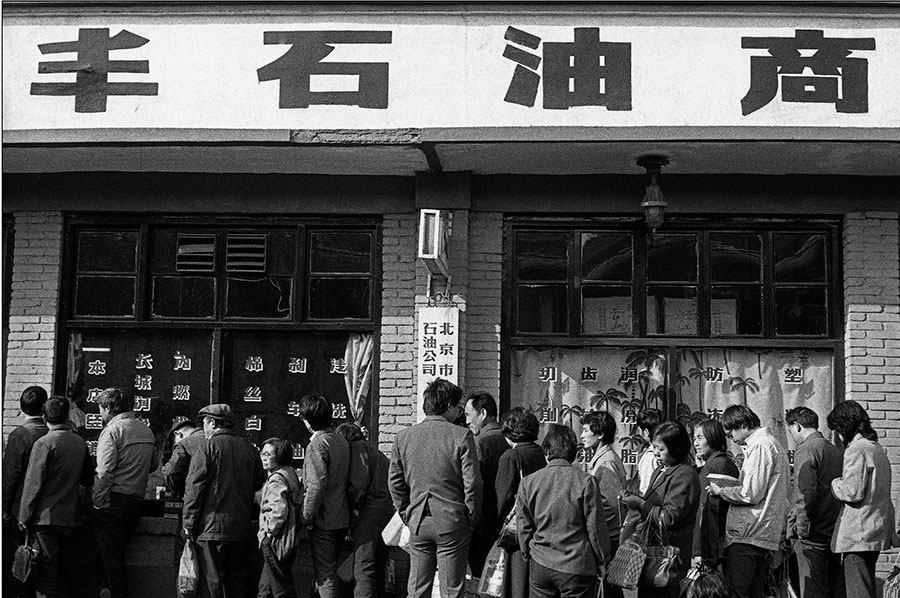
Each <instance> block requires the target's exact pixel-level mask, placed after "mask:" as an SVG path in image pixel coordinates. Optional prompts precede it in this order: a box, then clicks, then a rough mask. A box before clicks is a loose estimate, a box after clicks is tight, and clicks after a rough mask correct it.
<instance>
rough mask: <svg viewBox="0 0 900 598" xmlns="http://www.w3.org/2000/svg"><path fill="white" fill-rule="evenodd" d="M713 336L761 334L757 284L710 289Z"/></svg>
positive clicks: (759, 291) (759, 292) (759, 295)
mask: <svg viewBox="0 0 900 598" xmlns="http://www.w3.org/2000/svg"><path fill="white" fill-rule="evenodd" d="M709 311H710V314H709V315H710V331H711V332H712V335H713V336H722V335H730V334H747V335H758V334H762V290H761V289H760V288H759V287H757V286H747V287H713V288H712V289H710V306H709Z"/></svg>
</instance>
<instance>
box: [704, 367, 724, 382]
mask: <svg viewBox="0 0 900 598" xmlns="http://www.w3.org/2000/svg"><path fill="white" fill-rule="evenodd" d="M722 372H723V370H722V368H714V367H708V368H706V371H705V372H703V377H704V378H706V380H707V381H708V382H721V381H722Z"/></svg>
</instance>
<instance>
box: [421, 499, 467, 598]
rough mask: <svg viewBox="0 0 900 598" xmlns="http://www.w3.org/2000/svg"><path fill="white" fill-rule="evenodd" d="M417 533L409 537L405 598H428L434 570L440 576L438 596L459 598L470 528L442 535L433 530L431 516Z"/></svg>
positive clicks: (464, 574)
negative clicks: (407, 582) (407, 579)
mask: <svg viewBox="0 0 900 598" xmlns="http://www.w3.org/2000/svg"><path fill="white" fill-rule="evenodd" d="M418 531H419V533H417V534H413V533H410V535H409V585H408V586H407V588H408V593H407V594H408V598H430V596H431V589H432V586H434V572H435V570H437V571H438V575H439V576H440V577H439V578H438V579H439V580H440V584H441V597H442V598H462V595H463V590H464V589H465V584H466V563H467V561H468V556H469V540H470V539H471V538H472V529H471V528H469V527H464V528H462V529H458V530H455V531H452V532H449V533H445V534H441V533H438V532H437V531H436V530H435V529H434V517H431V516H430V515H426V516H425V517H424V518H423V519H422V522H421V523H420V524H419V530H418Z"/></svg>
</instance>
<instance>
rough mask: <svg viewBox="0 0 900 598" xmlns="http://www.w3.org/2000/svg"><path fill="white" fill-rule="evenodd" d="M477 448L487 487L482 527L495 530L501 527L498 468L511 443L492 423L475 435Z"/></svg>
mask: <svg viewBox="0 0 900 598" xmlns="http://www.w3.org/2000/svg"><path fill="white" fill-rule="evenodd" d="M475 449H476V451H477V453H478V461H479V464H480V467H481V481H482V483H483V485H484V488H486V489H487V490H486V491H485V492H484V493H483V498H484V501H483V503H482V510H481V518H482V521H481V528H482V529H483V530H485V531H490V532H493V531H496V530H497V529H499V527H500V521H499V518H498V516H497V493H496V492H494V485H495V484H496V482H497V468H498V466H499V464H500V457H501V456H502V455H503V453H505V452H506V451H508V450H509V444H508V443H507V442H506V438H504V437H503V433H502V432H501V431H500V426H499V425H498V424H496V423H492V424H487V425H485V426H484V427H483V428H481V433H480V434H478V436H476V437H475Z"/></svg>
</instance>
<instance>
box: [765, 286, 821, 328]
mask: <svg viewBox="0 0 900 598" xmlns="http://www.w3.org/2000/svg"><path fill="white" fill-rule="evenodd" d="M827 301H828V294H827V292H826V291H825V289H810V288H777V289H775V334H778V335H804V336H824V335H826V334H828V309H827V307H826V306H827Z"/></svg>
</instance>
